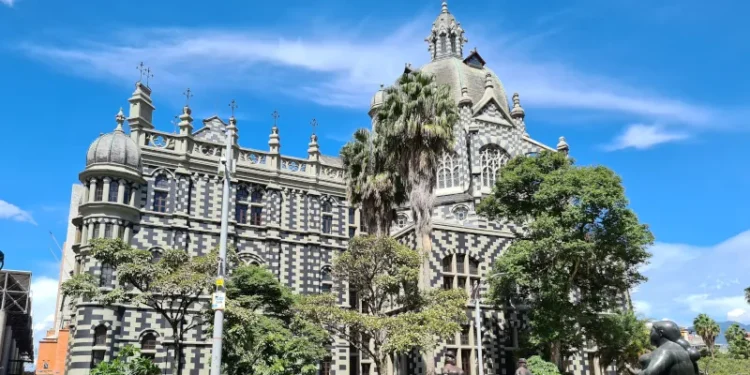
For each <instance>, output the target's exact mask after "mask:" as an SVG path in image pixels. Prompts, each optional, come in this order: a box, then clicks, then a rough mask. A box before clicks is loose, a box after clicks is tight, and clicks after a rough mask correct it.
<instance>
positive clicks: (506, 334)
mask: <svg viewBox="0 0 750 375" xmlns="http://www.w3.org/2000/svg"><path fill="white" fill-rule="evenodd" d="M464 41H465V39H463V29H461V26H460V24H458V23H457V22H456V21H455V18H454V17H453V16H452V15H451V14H450V13H449V12H448V11H447V7H446V6H445V5H444V6H443V11H442V13H441V14H440V15H439V17H438V19H437V20H436V22H435V24H433V29H432V33H431V35H430V37H428V44H429V46H430V51H431V56H432V61H431V62H430V63H428V64H427V65H425V66H424V67H422V68H420V69H421V70H422V71H425V72H431V73H432V74H434V75H435V77H436V79H437V80H438V82H439V83H445V84H448V85H450V86H451V88H452V92H453V95H454V98H455V100H456V102H457V103H458V105H459V108H460V120H459V123H457V124H456V126H455V137H456V146H455V152H454V153H451V154H446V155H444V156H443V158H441V163H440V167H439V169H438V176H439V179H438V189H437V195H438V198H437V205H436V207H435V210H434V231H433V233H432V240H433V247H434V252H433V254H432V257H431V259H430V269H431V283H432V286H433V287H436V288H441V287H446V285H448V286H447V287H454V288H462V287H463V288H466V289H467V290H468V289H469V288H470V287H471V283H472V282H473V281H474V280H479V279H480V278H481V277H482V276H484V275H486V274H487V273H488V272H489V271H490V268H491V265H492V263H493V262H494V261H495V260H496V259H497V258H498V257H499V256H501V254H502V252H503V250H504V249H505V248H506V247H507V246H508V245H509V243H510V241H512V239H513V238H514V237H515V236H516V235H517V233H519V231H520V230H521V228H519V227H517V226H516V225H514V224H513V223H508V222H488V221H487V220H485V219H482V218H480V217H478V216H477V215H476V212H475V207H476V205H477V204H478V203H479V202H480V200H481V198H482V197H483V196H486V195H487V194H488V193H489V192H490V191H491V188H492V185H493V184H494V181H495V178H496V176H497V172H498V170H499V168H500V167H501V166H502V165H503V164H504V163H505V162H507V160H509V159H510V158H512V157H515V156H518V155H528V154H532V153H536V152H539V151H541V150H553V149H552V148H550V147H548V146H545V145H543V144H542V143H540V142H537V141H535V140H533V139H532V138H530V137H529V135H528V134H527V132H526V125H525V116H524V111H523V109H522V108H521V106H520V101H519V99H518V96H517V95H514V96H513V100H512V103H509V102H508V98H507V96H506V95H505V91H504V88H503V86H502V84H501V83H500V80H499V79H498V78H497V76H496V75H495V74H494V73H493V72H492V71H491V70H489V69H488V68H486V67H485V66H484V61H483V59H482V58H481V56H479V54H478V52H476V50H475V51H473V52H471V53H470V55H469V57H467V58H465V59H464V58H463V50H462V48H463V43H464ZM407 69H411V68H410V67H407ZM383 96H384V92H383V91H382V90H381V91H379V92H378V93H377V94H376V95H375V97H374V98H373V101H372V103H371V104H372V106H371V111H370V114H371V115H374V114H375V113H376V112H377V109H378V108H379V106H380V105H381V103H382V101H383V99H384V98H383ZM129 102H130V112H129V115H128V117H127V122H128V125H129V130H130V132H129V134H126V133H124V131H123V129H122V127H121V124H122V123H123V122H124V120H125V118H124V116H123V115H122V114H120V115H118V123H120V125H118V128H117V129H116V130H115V132H114V133H110V134H106V135H103V136H102V137H107V138H106V139H107V142H102V139H103V138H102V137H100V139H97V141H95V142H94V143H93V144H92V146H91V148H90V150H89V153H88V155H87V165H86V169H85V170H84V171H83V172H82V173H81V175H80V180H81V182H82V183H83V185H84V188H85V192H84V193H83V197H82V199H81V201H80V202H79V203H80V205H79V209H78V213H79V216H78V217H76V218H75V219H73V224H74V225H75V227H76V228H77V234H76V239H75V241H74V242H75V243H74V245H73V249H74V251H75V253H76V267H75V268H76V269H75V272H88V273H90V274H92V275H94V276H96V277H99V278H100V280H101V286H102V287H103V288H107V287H111V286H112V283H113V278H112V271H111V270H108V269H107V268H106V267H103V266H102V265H101V264H99V263H98V262H97V261H96V260H95V259H93V258H91V257H90V256H89V255H88V250H89V246H90V245H89V244H90V241H91V239H93V238H104V237H110V238H114V237H119V238H123V239H125V240H126V241H128V242H129V243H130V244H131V245H132V246H134V247H137V248H140V249H145V250H150V251H153V252H155V253H158V252H160V251H162V250H163V249H167V248H176V249H184V250H185V251H188V252H189V253H190V254H193V255H201V254H205V253H207V252H208V251H210V250H211V249H213V248H215V247H217V246H218V245H219V232H220V216H221V200H222V194H221V190H222V184H223V177H222V176H220V175H219V174H218V170H219V162H220V158H221V157H222V156H224V154H225V143H226V141H227V137H232V139H231V141H232V143H233V163H232V164H233V166H234V167H233V168H234V173H233V175H232V181H231V189H230V190H231V191H230V194H229V199H230V215H229V216H230V223H229V242H230V243H231V244H232V245H233V246H234V247H235V248H236V249H237V251H238V252H239V255H240V258H241V259H242V260H243V261H245V262H248V263H257V264H259V265H262V266H265V267H267V268H268V269H269V270H270V271H271V272H273V273H274V274H275V275H276V276H277V277H278V279H279V280H280V281H281V282H282V283H284V284H286V285H288V286H289V287H291V288H293V289H294V290H295V291H296V292H298V293H319V292H321V290H322V289H323V288H324V287H325V285H324V284H326V282H325V281H324V280H323V275H324V273H325V270H326V269H327V268H328V267H330V265H331V263H332V262H333V259H334V258H335V257H336V256H337V255H338V254H340V253H341V252H343V251H345V249H346V247H347V243H348V240H349V238H350V237H351V236H353V235H358V234H359V233H360V230H361V227H360V220H359V211H358V210H357V209H356V207H350V206H349V204H348V203H347V201H346V195H345V181H344V179H343V177H344V171H343V169H342V165H341V161H340V160H339V159H338V158H335V157H328V156H324V155H321V153H320V151H319V148H318V144H317V138H316V137H315V136H313V137H311V142H310V147H309V149H308V158H307V159H304V158H293V157H287V156H283V155H281V153H280V146H281V144H280V135H279V129H278V128H277V127H276V126H275V125H274V127H273V128H272V129H271V134H270V136H269V150H268V151H261V150H252V149H246V148H242V147H240V146H239V144H238V143H237V139H238V137H239V132H238V131H237V127H236V126H235V124H234V123H233V122H231V121H230V123H229V124H227V123H225V122H224V121H222V120H221V119H220V118H218V117H212V118H209V119H205V120H203V124H202V127H200V129H197V130H195V131H194V127H193V118H192V117H191V110H190V109H189V108H188V107H185V108H184V109H183V114H182V116H180V120H181V122H180V123H179V132H177V133H168V132H163V131H159V130H156V129H155V127H154V125H153V124H152V113H153V110H154V106H153V104H152V100H151V90H150V88H148V87H147V86H145V85H143V84H141V83H138V84H136V90H135V92H134V93H133V95H132V97H131V98H130V99H129ZM560 141H561V142H560V144H559V145H558V149H560V150H563V151H567V144H565V142H564V140H563V139H562V138H561V139H560ZM136 156H137V158H136ZM242 191H244V192H246V193H247V194H252V196H253V197H255V198H257V199H255V198H253V199H249V198H247V197H248V195H247V194H245V195H243V194H238V193H240V192H242ZM238 197H241V199H242V201H241V202H238V201H237V198H238ZM241 208H243V209H244V210H246V212H245V214H246V216H242V215H239V214H238V213H237V210H240V209H241ZM253 213H254V214H253ZM251 215H255V216H252V217H251V218H248V217H249V216H251ZM412 220H413V219H412V217H411V214H410V212H409V210H408V209H404V210H402V212H400V213H399V215H398V219H397V222H396V224H395V225H394V229H393V233H392V234H393V235H394V236H395V237H396V238H398V239H399V240H400V241H402V242H403V243H405V244H409V245H412V246H413V245H415V237H414V231H413V221H412ZM333 283H334V284H335V285H334V288H333V291H334V292H335V293H337V294H338V296H339V301H340V303H341V304H342V306H351V303H352V301H349V293H348V290H347V286H346V285H343V284H338V283H336V280H333ZM486 288H487V287H486V285H483V286H482V287H481V290H482V293H486V291H487V290H486ZM207 302H208V296H207V298H206V300H205V301H203V302H202V303H207ZM193 308H194V309H195V310H196V311H197V310H198V309H199V308H200V306H198V305H196V306H193ZM481 311H482V324H483V328H482V331H483V339H482V341H483V342H482V347H483V351H484V363H483V364H482V365H483V366H484V369H485V372H484V373H485V374H488V375H492V374H512V373H513V371H514V370H515V363H514V361H515V360H514V358H513V356H512V351H513V350H514V349H516V347H517V345H518V332H519V330H522V329H524V327H525V326H526V322H525V320H524V317H523V316H522V315H519V314H518V313H517V312H516V311H513V310H496V309H493V308H491V306H484V305H482V306H481ZM473 314H474V312H473V308H470V305H467V315H468V316H469V318H470V320H469V321H470V322H473V316H474V315H473ZM71 321H72V322H73V327H72V329H71V340H70V344H69V356H68V367H67V371H68V375H81V374H88V373H89V370H90V367H91V366H92V364H93V363H96V361H100V360H107V359H111V358H113V357H114V356H116V355H117V353H118V351H119V350H120V349H121V348H122V347H123V346H124V345H126V344H134V345H136V346H142V347H144V348H146V350H145V352H147V353H148V354H150V355H153V357H154V358H155V360H156V363H157V364H158V365H159V366H160V367H161V368H163V369H164V370H163V373H164V374H171V373H172V371H171V369H170V366H169V363H170V360H171V357H172V356H173V355H174V353H173V352H172V350H171V347H170V345H169V343H170V342H171V337H170V335H171V330H170V328H169V327H168V326H167V324H166V321H165V320H164V319H163V318H162V317H161V316H160V315H159V314H158V313H156V312H154V311H151V310H150V309H146V308H143V307H136V306H129V305H118V306H109V307H108V306H103V305H101V304H97V303H92V302H84V301H79V303H78V304H77V306H76V308H75V309H74V313H73V316H72V319H71ZM153 337H155V338H156V345H155V346H153V347H152V345H151V344H149V345H147V344H146V342H147V341H148V340H146V338H148V339H151V338H153ZM475 337H476V334H475V332H474V328H473V327H472V326H467V327H466V328H465V330H464V331H463V332H462V333H461V334H459V335H457V336H456V338H455V340H449V342H447V343H446V344H445V345H443V346H441V347H440V348H438V350H436V351H435V357H434V361H435V362H436V363H437V368H441V367H442V364H443V362H444V357H445V354H446V353H447V352H448V351H453V352H454V353H455V354H456V355H457V358H458V364H459V366H463V367H465V368H467V369H470V370H471V371H472V373H475V371H476V365H477V364H476V351H475V348H476V343H475ZM184 340H185V342H184V343H185V349H184V365H183V368H184V373H185V374H190V375H204V374H208V372H209V359H210V348H211V343H210V337H207V336H206V335H205V334H204V333H203V330H202V329H193V330H191V331H189V332H188V333H187V335H186V337H185V338H184ZM593 360H594V359H592V358H589V356H588V354H587V353H581V355H579V356H577V357H576V358H574V360H573V364H572V365H571V368H570V369H571V370H572V371H574V373H575V374H576V375H588V374H595V371H594V370H592V366H591V363H593V362H592V361H593ZM421 361H422V358H421V356H419V355H410V356H404V357H402V358H400V359H399V360H397V361H394V362H395V363H390V364H389V366H390V367H391V368H392V369H393V370H394V371H395V372H396V373H398V374H420V373H424V369H423V363H421ZM326 362H327V363H326V364H325V366H323V365H322V366H321V369H322V368H323V367H325V368H326V369H329V373H330V374H335V375H349V374H352V375H353V374H363V373H364V372H367V369H368V368H369V369H370V370H369V371H371V372H374V368H372V366H370V365H368V364H367V360H366V359H364V360H360V357H359V354H358V353H356V351H354V350H352V349H350V346H349V344H348V343H346V342H345V341H343V340H341V339H336V340H334V342H333V343H332V345H331V355H330V358H329V359H328V360H327V361H326ZM321 371H322V370H321ZM368 375H369V374H368Z"/></svg>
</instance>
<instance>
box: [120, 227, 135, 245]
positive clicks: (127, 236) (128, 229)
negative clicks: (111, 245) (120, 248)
mask: <svg viewBox="0 0 750 375" xmlns="http://www.w3.org/2000/svg"><path fill="white" fill-rule="evenodd" d="M132 234H133V229H132V228H131V227H130V225H128V224H127V223H125V235H124V236H123V238H122V240H123V241H125V243H126V244H130V236H131V235H132Z"/></svg>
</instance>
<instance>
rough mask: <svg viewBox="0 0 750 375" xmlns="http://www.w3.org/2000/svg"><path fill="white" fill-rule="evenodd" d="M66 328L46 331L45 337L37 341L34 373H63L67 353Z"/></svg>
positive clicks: (63, 374) (48, 374) (41, 374)
mask: <svg viewBox="0 0 750 375" xmlns="http://www.w3.org/2000/svg"><path fill="white" fill-rule="evenodd" d="M68 334H69V332H68V329H67V328H61V329H60V330H58V331H57V337H55V330H54V329H51V330H49V331H47V337H45V338H43V339H42V340H41V341H39V354H38V355H37V359H36V375H65V357H67V355H68Z"/></svg>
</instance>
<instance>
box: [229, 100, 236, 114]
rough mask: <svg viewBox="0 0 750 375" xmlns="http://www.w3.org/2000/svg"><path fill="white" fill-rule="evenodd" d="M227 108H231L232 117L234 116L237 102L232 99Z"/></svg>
mask: <svg viewBox="0 0 750 375" xmlns="http://www.w3.org/2000/svg"><path fill="white" fill-rule="evenodd" d="M229 108H231V109H232V117H234V110H235V109H237V102H235V101H234V99H232V102H231V103H229Z"/></svg>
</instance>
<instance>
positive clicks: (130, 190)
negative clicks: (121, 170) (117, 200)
mask: <svg viewBox="0 0 750 375" xmlns="http://www.w3.org/2000/svg"><path fill="white" fill-rule="evenodd" d="M132 194H133V186H131V185H130V184H129V183H127V182H125V194H123V195H124V196H123V202H122V203H123V204H130V200H131V195H132Z"/></svg>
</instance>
